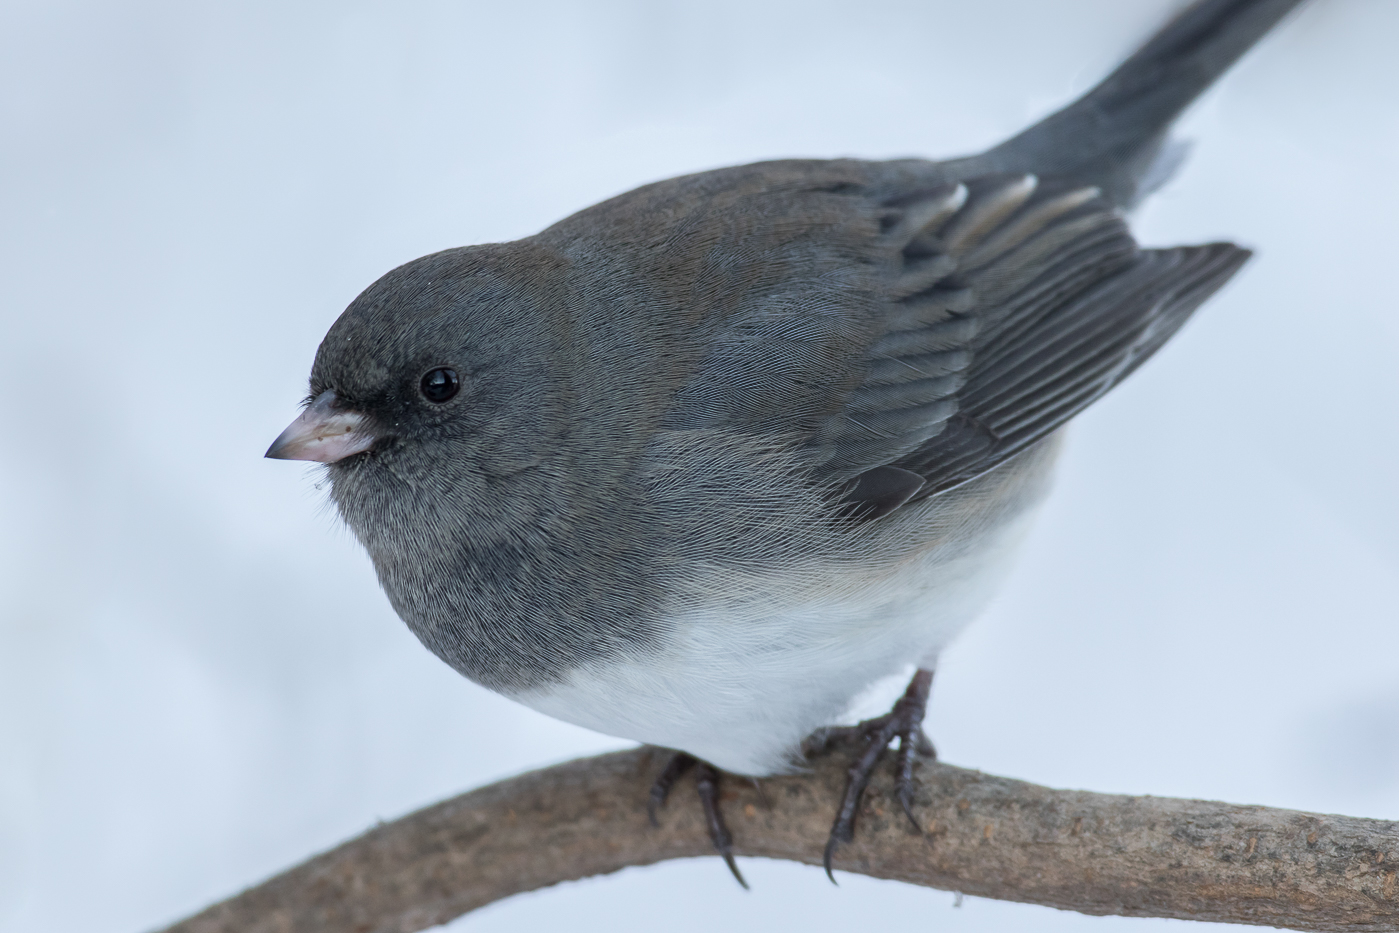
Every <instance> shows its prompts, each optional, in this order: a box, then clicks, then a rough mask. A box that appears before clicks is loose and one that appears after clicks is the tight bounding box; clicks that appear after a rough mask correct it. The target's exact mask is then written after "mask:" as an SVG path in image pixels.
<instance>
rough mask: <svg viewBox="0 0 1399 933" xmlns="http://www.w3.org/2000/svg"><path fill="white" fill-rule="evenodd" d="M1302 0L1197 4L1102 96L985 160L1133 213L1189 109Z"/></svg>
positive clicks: (1115, 76)
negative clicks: (1097, 193) (1057, 179)
mask: <svg viewBox="0 0 1399 933" xmlns="http://www.w3.org/2000/svg"><path fill="white" fill-rule="evenodd" d="M1301 2H1302V0H1196V2H1195V3H1193V4H1191V5H1190V6H1189V7H1188V8H1187V9H1186V10H1185V11H1184V12H1182V13H1181V14H1180V15H1179V16H1177V17H1176V18H1175V19H1173V20H1171V21H1170V22H1169V23H1167V24H1166V26H1165V27H1164V28H1163V29H1161V31H1160V32H1158V33H1157V34H1156V35H1155V36H1153V37H1152V38H1151V40H1150V41H1148V42H1147V43H1146V45H1144V46H1142V47H1141V49H1139V50H1138V51H1137V53H1136V54H1135V55H1133V56H1132V57H1131V58H1129V59H1127V60H1126V61H1125V62H1123V63H1122V64H1121V65H1120V66H1119V67H1118V68H1117V70H1116V71H1114V72H1113V73H1112V74H1110V75H1108V76H1107V78H1105V79H1104V80H1103V81H1102V83H1101V84H1099V85H1098V86H1097V87H1095V88H1093V90H1091V91H1089V92H1088V93H1087V94H1085V95H1084V96H1083V97H1081V98H1079V99H1078V100H1077V101H1075V102H1074V103H1072V104H1070V105H1069V106H1067V107H1065V108H1064V109H1063V110H1060V111H1059V112H1057V113H1054V114H1051V115H1050V116H1048V117H1046V118H1045V119H1043V120H1041V121H1040V122H1039V123H1036V124H1035V125H1034V126H1032V127H1030V128H1029V129H1028V130H1025V131H1024V132H1023V133H1021V134H1019V135H1018V136H1014V137H1012V138H1011V139H1008V140H1006V141H1005V142H1004V143H1001V144H1000V145H999V146H997V147H996V148H994V149H991V150H990V151H988V152H986V153H985V154H984V155H982V156H981V157H980V159H985V160H986V165H987V168H989V169H990V170H992V171H998V172H1001V171H1003V172H1037V173H1039V174H1042V175H1061V176H1068V177H1070V178H1072V179H1073V180H1074V181H1076V182H1081V183H1085V184H1093V185H1097V186H1098V187H1099V188H1101V189H1102V191H1103V193H1104V194H1105V195H1107V197H1108V198H1109V199H1110V200H1112V201H1113V202H1114V203H1116V204H1118V205H1120V206H1122V207H1130V206H1131V205H1132V204H1134V203H1135V202H1136V201H1137V200H1138V199H1139V198H1141V197H1142V196H1144V195H1146V194H1147V193H1149V186H1148V184H1146V183H1144V182H1145V181H1146V180H1147V179H1148V177H1149V176H1153V175H1154V176H1156V177H1158V178H1159V177H1160V175H1161V172H1160V170H1159V167H1158V168H1157V170H1156V171H1153V166H1154V164H1155V163H1156V162H1157V159H1158V156H1159V155H1161V153H1162V145H1163V143H1165V140H1166V133H1167V131H1168V130H1169V128H1170V125H1171V123H1172V122H1173V121H1174V120H1175V119H1176V117H1177V116H1179V115H1180V113H1181V111H1182V110H1184V109H1185V108H1186V107H1188V106H1189V105H1190V103H1191V102H1192V101H1194V100H1195V98H1196V97H1198V96H1199V95H1200V94H1201V93H1202V92H1203V91H1204V90H1205V89H1206V88H1208V87H1209V86H1210V85H1211V84H1212V83H1214V81H1215V79H1216V78H1218V77H1219V76H1220V75H1221V74H1223V73H1224V72H1225V71H1227V70H1228V69H1229V67H1230V66H1231V65H1233V64H1234V62H1236V61H1238V60H1239V58H1240V57H1241V56H1242V55H1243V54H1244V53H1245V52H1247V51H1248V50H1249V48H1250V47H1251V46H1252V45H1253V44H1254V43H1255V42H1257V41H1258V40H1259V39H1261V38H1262V37H1263V35H1264V34H1265V33H1267V32H1268V30H1270V29H1272V28H1273V26H1274V25H1276V24H1277V22H1278V21H1279V20H1281V19H1282V18H1283V17H1284V16H1286V15H1287V14H1288V13H1289V12H1290V11H1291V10H1292V8H1293V7H1295V6H1297V5H1298V4H1299V3H1301ZM1168 156H1169V153H1168Z"/></svg>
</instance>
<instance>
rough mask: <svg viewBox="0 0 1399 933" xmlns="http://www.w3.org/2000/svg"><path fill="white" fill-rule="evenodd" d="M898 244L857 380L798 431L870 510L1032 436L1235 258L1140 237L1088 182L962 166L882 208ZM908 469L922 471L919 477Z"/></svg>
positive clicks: (1209, 288)
mask: <svg viewBox="0 0 1399 933" xmlns="http://www.w3.org/2000/svg"><path fill="white" fill-rule="evenodd" d="M890 207H891V208H892V209H893V210H892V211H891V214H890V215H889V216H888V217H887V218H886V219H885V221H884V224H885V226H886V228H887V233H886V234H885V235H886V237H887V238H888V239H889V240H890V243H889V248H890V249H891V250H897V253H898V259H897V260H896V262H895V263H894V266H893V269H894V271H893V274H892V276H891V279H890V282H889V285H888V289H887V293H886V294H887V297H888V302H889V313H888V315H887V317H886V319H885V321H886V326H885V329H884V332H883V333H882V334H881V335H880V336H879V337H878V338H877V339H876V340H874V341H873V343H871V344H870V345H869V347H868V349H867V351H866V359H865V360H864V361H863V362H864V373H865V375H864V378H863V380H862V381H861V382H860V384H859V385H858V386H857V387H855V388H854V389H853V390H852V391H850V392H849V393H848V394H847V395H846V396H845V398H844V400H843V404H842V405H841V408H840V410H839V411H836V412H834V413H833V414H832V415H831V416H830V417H828V418H826V419H825V421H824V422H823V423H822V425H821V427H820V429H819V430H818V431H817V432H816V433H815V435H814V436H813V437H812V438H811V440H810V442H809V443H808V445H807V446H808V450H809V452H810V453H811V455H812V458H813V461H814V463H815V465H816V470H817V472H818V473H819V474H824V475H826V476H828V477H831V478H833V479H840V480H846V481H847V482H848V483H849V486H848V489H849V497H850V499H851V500H852V501H853V502H855V503H859V504H864V505H867V506H868V510H869V511H870V512H872V513H874V514H882V513H883V512H885V511H888V510H889V509H890V508H893V507H896V506H897V505H899V504H902V502H903V501H905V500H907V499H909V498H912V497H913V496H915V495H916V496H919V497H922V496H927V495H932V494H935V493H938V492H941V491H943V490H946V489H950V488H952V487H953V486H956V485H959V484H960V483H963V482H966V481H967V480H970V479H972V478H974V477H976V476H978V475H980V474H982V473H984V472H986V471H987V470H989V469H991V468H993V467H995V466H996V465H997V464H999V463H1001V462H1002V461H1004V460H1006V459H1007V458H1009V457H1011V456H1013V455H1014V454H1016V453H1018V452H1019V451H1021V450H1023V449H1025V448H1026V447H1027V446H1029V445H1031V444H1033V443H1034V442H1035V441H1038V440H1039V439H1041V438H1043V437H1045V436H1046V435H1048V434H1049V433H1051V432H1053V431H1054V430H1055V429H1056V428H1058V427H1060V426H1061V425H1062V424H1064V422H1066V421H1068V420H1069V419H1070V418H1072V417H1073V416H1074V415H1076V414H1077V413H1078V412H1080V411H1082V410H1083V409H1084V408H1085V407H1087V406H1088V405H1089V404H1091V403H1092V402H1093V401H1094V400H1095V399H1097V398H1098V397H1099V396H1101V395H1102V394H1103V393H1105V392H1107V391H1108V390H1109V389H1111V388H1112V387H1113V386H1114V385H1116V384H1117V383H1119V382H1120V381H1122V379H1123V378H1124V377H1126V376H1127V374H1128V373H1130V372H1132V370H1134V369H1135V368H1136V367H1137V366H1139V365H1140V364H1141V363H1142V362H1143V361H1145V360H1146V358H1147V357H1149V356H1151V354H1153V353H1154V352H1156V350H1157V349H1159V348H1160V347H1161V345H1162V344H1163V343H1165V341H1166V340H1168V339H1169V338H1170V337H1171V335H1172V334H1174V333H1175V332H1176V330H1177V329H1178V328H1179V327H1180V326H1181V324H1183V323H1184V322H1185V320H1186V318H1187V317H1189V315H1190V313H1191V312H1192V311H1194V309H1195V308H1196V307H1198V306H1199V304H1200V303H1201V302H1203V301H1204V300H1205V299H1206V298H1207V297H1209V295H1211V294H1212V293H1213V292H1214V291H1215V290H1216V289H1218V288H1219V287H1220V286H1221V285H1223V284H1224V282H1225V281H1227V280H1228V279H1229V277H1230V276H1231V275H1233V273H1234V272H1235V271H1237V270H1238V268H1239V267H1240V266H1241V265H1242V264H1243V263H1244V261H1245V260H1246V259H1247V258H1248V256H1249V253H1248V251H1247V250H1243V249H1240V248H1238V247H1236V246H1234V245H1232V244H1228V243H1215V244H1210V245H1206V246H1194V247H1179V248H1176V249H1163V250H1142V249H1139V248H1138V247H1137V244H1136V242H1135V241H1134V240H1133V239H1132V236H1131V234H1130V233H1129V232H1128V230H1127V227H1126V224H1125V223H1124V222H1123V220H1122V219H1121V217H1120V216H1119V215H1118V214H1117V213H1116V211H1114V210H1112V209H1111V207H1110V206H1109V205H1108V204H1107V203H1105V202H1104V200H1103V199H1102V198H1101V197H1100V196H1099V194H1098V191H1097V190H1096V189H1094V188H1072V187H1067V186H1060V187H1059V188H1058V189H1057V190H1056V189H1055V187H1054V186H1053V185H1043V186H1042V185H1039V184H1038V182H1037V180H1036V179H1035V177H1034V176H1028V175H1027V176H1019V177H1012V178H1007V177H1000V178H981V179H974V180H970V181H968V182H966V183H965V184H960V185H956V186H949V187H947V188H945V189H942V190H938V191H932V192H928V193H926V194H924V195H921V196H919V197H917V198H916V199H915V200H912V201H911V202H908V203H902V204H893V205H890ZM920 480H921V482H919V481H920Z"/></svg>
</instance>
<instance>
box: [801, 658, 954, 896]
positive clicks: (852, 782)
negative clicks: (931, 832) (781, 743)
mask: <svg viewBox="0 0 1399 933" xmlns="http://www.w3.org/2000/svg"><path fill="white" fill-rule="evenodd" d="M932 685H933V672H932V671H930V670H923V669H921V668H920V669H919V670H918V671H917V672H915V673H914V675H913V680H912V681H911V682H910V683H909V685H908V689H907V690H906V691H904V695H903V696H902V697H900V698H899V701H898V702H897V703H895V704H894V708H893V709H891V710H890V711H889V712H887V713H885V714H884V715H883V716H876V717H875V718H874V719H866V720H865V721H864V722H862V723H860V724H858V725H855V726H832V727H829V728H826V729H820V730H817V731H816V732H815V733H813V734H812V735H811V736H810V737H809V738H807V739H806V741H804V742H803V743H802V751H804V752H805V753H806V754H807V755H817V754H820V753H822V752H825V751H827V750H828V749H830V748H831V747H832V746H833V745H836V744H838V743H844V742H850V741H851V740H854V741H855V742H856V743H860V744H861V745H862V750H861V752H860V756H859V757H858V758H856V759H855V761H854V762H853V763H852V764H851V765H850V770H849V771H848V772H847V773H848V779H847V781H846V784H845V795H844V796H843V797H842V798H841V801H840V808H839V809H838V810H837V811H836V818H835V823H834V824H833V825H832V826H831V835H830V837H829V838H828V839H827V840H826V852H825V856H824V858H823V859H822V862H823V864H824V865H825V866H826V876H827V877H828V878H830V879H831V881H832V882H834V881H835V875H834V874H833V873H832V871H831V856H833V855H834V854H835V850H836V847H837V846H839V845H840V844H841V843H845V842H850V841H851V840H852V839H854V838H855V816H856V814H858V813H859V811H860V798H861V797H862V796H863V795H864V793H865V788H866V787H867V786H869V782H870V776H871V775H872V774H874V769H875V766H876V765H878V764H879V759H880V758H881V757H883V755H884V750H885V749H886V748H888V747H889V743H890V742H892V741H893V740H894V739H896V738H897V739H898V740H899V753H898V761H897V768H896V772H895V779H894V790H895V793H896V795H897V796H898V799H899V805H900V806H902V807H903V811H904V813H905V814H906V815H907V816H908V819H909V822H910V823H912V824H913V827H914V829H916V830H918V831H919V832H922V831H923V828H922V827H921V826H919V825H918V819H917V817H915V816H914V815H913V763H914V761H915V760H916V759H918V758H920V757H922V758H936V757H937V754H936V752H935V751H934V749H933V743H932V742H930V741H928V736H927V735H925V734H924V732H923V715H924V713H926V712H927V709H928V692H929V691H930V690H931V689H932Z"/></svg>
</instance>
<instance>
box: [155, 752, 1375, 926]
mask: <svg viewBox="0 0 1399 933" xmlns="http://www.w3.org/2000/svg"><path fill="white" fill-rule="evenodd" d="M666 755H668V753H662V752H660V751H658V750H656V749H650V748H641V749H637V750H635V751H630V752H620V753H617V754H612V755H602V756H600V757H597V758H588V759H582V760H579V761H573V762H569V763H567V764H562V765H558V766H556V767H553V768H546V769H543V770H541V771H534V772H531V773H529V774H523V775H520V776H519V777H515V778H511V779H509V780H505V781H501V782H499V783H496V784H492V785H490V786H488V787H483V788H480V789H479V790H474V791H471V792H469V793H466V794H463V795H461V796H460V797H456V798H454V799H452V800H448V801H445V802H443V803H439V804H437V805H435V806H431V807H428V808H426V809H423V810H419V811H418V812H416V813H412V814H409V815H408V816H405V817H403V818H402V819H400V820H397V821H395V822H393V823H388V824H385V825H381V826H379V827H377V828H375V829H372V830H370V831H369V832H367V833H365V834H364V835H362V836H360V837H358V838H357V839H352V840H350V841H349V842H346V843H345V844H343V845H341V846H340V847H339V848H336V849H334V850H332V851H330V852H327V853H325V854H323V855H319V856H316V857H315V858H313V859H311V860H310V861H308V862H305V863H303V864H301V865H299V866H297V867H295V868H292V869H291V870H289V871H287V872H285V873H283V874H281V875H278V876H277V877H275V878H272V879H271V880H269V881H267V882H265V883H263V884H261V885H258V886H257V887H255V888H252V889H250V890H247V891H245V892H243V893H242V894H239V895H237V896H236V897H233V898H231V899H229V900H227V901H224V902H223V903H221V904H216V905H215V906H213V907H210V908H209V909H207V910H205V911H204V912H202V913H200V914H198V915H196V916H194V917H191V918H189V919H187V920H185V921H183V922H181V923H177V924H175V925H174V926H172V927H170V928H169V929H168V930H167V931H165V933H289V931H296V933H315V931H327V933H330V931H334V933H346V931H355V933H410V931H414V930H422V929H424V928H426V927H430V926H433V925H436V924H440V923H446V922H447V921H448V920H451V919H452V918H454V917H457V916H459V915H461V914H464V913H466V912H467V911H470V910H474V909H476V908H477V907H481V906H483V905H485V904H489V903H491V902H492V901H496V900H500V899H501V898H504V897H509V896H510V895H512V894H519V893H521V892H524V891H533V890H535V889H537V888H543V887H547V886H548V885H551V884H557V883H558V882H560V881H569V880H573V879H577V878H585V877H588V876H590V875H600V874H606V873H607V872H613V871H617V870H618V869H621V868H625V867H627V866H630V865H650V864H653V863H655V862H660V861H664V860H666V859H673V858H688V857H694V856H704V855H713V854H714V853H713V850H712V849H711V848H710V844H709V839H708V836H707V835H706V833H705V828H704V825H703V822H702V817H701V814H700V807H699V804H698V801H697V800H696V798H695V796H694V795H693V793H692V792H691V791H690V789H689V782H688V781H682V782H681V784H679V785H677V787H676V788H675V791H674V792H673V793H672V795H671V800H670V803H669V804H668V806H667V808H666V809H665V810H664V811H662V819H661V825H660V827H659V828H653V827H652V826H651V825H650V824H649V823H648V822H647V819H646V808H645V801H646V795H647V791H648V790H649V787H650V784H651V781H652V780H653V779H654V778H655V776H656V775H657V774H658V773H659V772H660V769H661V767H662V766H663V764H664V762H665V760H666V758H665V756H666ZM845 765H846V761H845V756H844V755H842V754H840V753H839V752H837V753H835V754H831V755H828V756H826V757H824V758H822V759H820V760H818V761H816V762H815V763H814V764H813V766H812V768H811V770H810V771H809V772H808V773H806V774H802V775H797V776H792V777H781V778H768V779H764V780H763V781H762V782H761V791H760V790H759V789H758V788H756V787H755V786H754V784H753V783H751V782H749V781H747V780H743V779H739V778H727V779H726V780H725V782H724V784H723V799H724V808H725V812H726V814H727V817H728V821H729V825H730V827H731V829H732V830H733V834H734V844H735V845H734V847H735V850H736V851H737V852H738V853H739V854H740V855H747V856H763V857H767V858H780V859H790V860H793V861H798V862H805V863H807V864H809V865H819V864H820V862H821V852H822V848H823V846H824V844H825V841H826V834H827V832H828V831H829V830H830V824H831V819H832V813H833V811H834V807H835V805H836V801H837V799H838V797H839V794H840V791H841V790H842V788H843V786H844V777H845V774H844V768H845ZM919 779H920V791H919V794H918V797H917V799H916V801H915V811H914V812H915V813H916V814H917V816H918V819H919V821H920V822H921V824H922V826H923V829H924V832H923V834H921V835H920V834H919V833H917V832H915V831H914V830H913V828H912V827H911V826H910V825H909V824H908V821H907V819H906V817H905V816H904V814H903V812H902V811H901V810H900V809H899V806H898V803H897V802H896V801H895V800H894V799H893V797H892V789H891V787H890V786H889V785H890V784H891V783H892V782H891V781H889V780H888V778H887V776H886V779H885V782H884V783H883V784H878V778H876V782H875V784H878V786H875V784H872V785H871V788H870V791H869V792H868V793H867V794H866V797H865V803H864V806H863V809H862V812H861V815H860V822H859V826H858V829H857V832H856V839H855V842H853V843H851V844H850V845H847V846H844V847H842V848H841V849H840V850H839V852H838V853H837V856H836V860H835V864H836V867H837V868H841V869H845V870H847V871H853V872H859V873H862V874H866V875H872V876H874V877H876V878H892V879H897V880H900V881H907V882H910V883H912V884H921V885H927V886H929V887H934V888H942V889H944V890H949V891H961V892H965V893H967V894H974V895H977V896H980V897H989V898H997V899H1000V900H1010V901H1023V902H1026V903H1031V904H1043V905H1046V906H1049V907H1059V908H1063V909H1068V910H1076V911H1080V912H1082V913H1086V914H1120V915H1124V916H1133V917H1178V918H1183V919H1190V920H1217V921H1224V922H1227V923H1252V924H1265V925H1269V926H1280V927H1289V928H1292V929H1297V930H1350V931H1399V884H1397V883H1396V870H1399V823H1392V822H1387V821H1383V820H1369V819H1358V818H1355V817H1347V816H1321V815H1317V814H1311V813H1299V812H1296V811H1293V810H1277V809H1271V808H1268V807H1241V806H1234V805H1231V804H1224V803H1211V802H1207V801H1200V800H1176V799H1171V798H1158V797H1123V796H1116V795H1109V794H1093V793H1086V792H1082V791H1062V790H1050V789H1048V788H1044V787H1039V786H1036V785H1034V784H1027V783H1024V782H1022V781H1013V780H1009V779H1007V778H1000V777H993V776H991V775H986V774H981V773H980V772H976V771H967V770H964V769H962V768H954V767H952V766H950V765H944V764H932V763H929V764H924V765H922V766H921V770H920V771H919ZM812 883H813V884H818V883H824V881H823V880H820V879H818V878H817V876H815V875H813V877H812Z"/></svg>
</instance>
